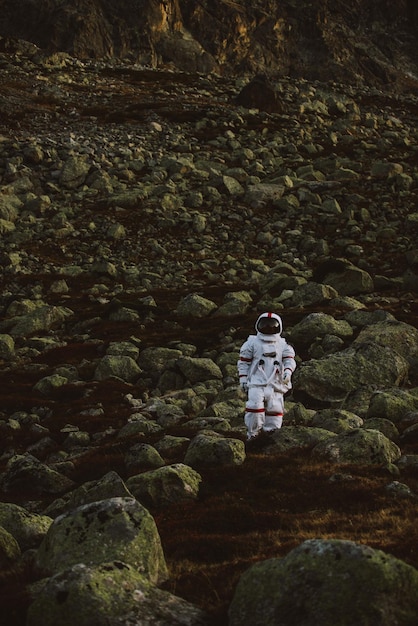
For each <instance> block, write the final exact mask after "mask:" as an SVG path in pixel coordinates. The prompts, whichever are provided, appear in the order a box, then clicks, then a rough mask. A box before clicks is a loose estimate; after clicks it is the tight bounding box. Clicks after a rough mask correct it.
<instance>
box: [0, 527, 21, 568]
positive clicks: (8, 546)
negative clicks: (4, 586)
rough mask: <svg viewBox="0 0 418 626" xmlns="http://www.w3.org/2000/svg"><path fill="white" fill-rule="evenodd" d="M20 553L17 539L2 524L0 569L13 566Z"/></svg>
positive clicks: (0, 532)
mask: <svg viewBox="0 0 418 626" xmlns="http://www.w3.org/2000/svg"><path fill="white" fill-rule="evenodd" d="M20 554H21V551H20V547H19V544H18V543H17V541H16V539H15V538H14V537H13V535H12V534H11V533H10V532H8V531H7V530H6V529H5V528H3V526H0V571H2V570H7V569H9V568H10V567H12V566H13V564H14V563H15V562H16V561H17V560H18V558H19V557H20Z"/></svg>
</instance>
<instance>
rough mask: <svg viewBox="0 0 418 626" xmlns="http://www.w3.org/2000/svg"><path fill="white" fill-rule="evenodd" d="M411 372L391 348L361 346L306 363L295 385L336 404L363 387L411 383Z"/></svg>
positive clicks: (318, 397) (298, 388) (370, 345)
mask: <svg viewBox="0 0 418 626" xmlns="http://www.w3.org/2000/svg"><path fill="white" fill-rule="evenodd" d="M408 369H409V366H408V362H407V361H406V359H404V358H403V357H402V356H400V355H399V354H398V353H397V352H395V351H394V350H392V349H391V348H387V347H384V346H380V345H378V344H373V343H370V344H366V343H361V344H353V345H351V346H350V347H349V348H347V349H345V350H341V351H340V352H336V353H333V354H330V355H327V356H326V357H324V358H322V359H311V360H310V361H306V362H304V363H302V364H301V366H300V367H298V369H297V370H296V372H295V375H294V377H293V383H294V388H295V389H296V390H297V391H303V392H304V393H306V394H307V395H308V396H311V397H312V398H315V399H317V400H323V401H325V402H336V401H341V400H343V399H344V398H345V396H346V395H347V393H348V392H350V391H353V390H354V389H357V388H358V387H360V386H362V385H366V386H368V385H371V384H373V385H375V386H376V387H389V386H398V385H400V384H401V383H402V382H404V381H405V380H406V379H407V376H408Z"/></svg>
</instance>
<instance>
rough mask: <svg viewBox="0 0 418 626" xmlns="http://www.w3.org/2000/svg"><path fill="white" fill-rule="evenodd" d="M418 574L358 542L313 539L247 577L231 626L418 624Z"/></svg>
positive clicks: (234, 601)
mask: <svg viewBox="0 0 418 626" xmlns="http://www.w3.org/2000/svg"><path fill="white" fill-rule="evenodd" d="M417 618H418V571H417V570H416V569H415V568H413V567H411V566H410V565H408V564H406V563H404V562H403V561H400V560H398V559H396V558H395V557H393V556H391V555H389V554H386V553H385V552H382V551H380V550H374V549H372V548H370V547H368V546H364V545H360V544H356V543H354V542H352V541H345V540H338V539H330V540H322V539H311V540H308V541H305V542H304V543H302V544H301V545H300V546H298V547H297V548H295V549H294V550H292V551H291V552H289V553H288V554H287V555H286V556H285V557H284V558H283V559H278V558H277V559H276V558H274V559H269V560H267V561H262V562H260V563H256V564H255V565H253V566H252V567H251V568H250V569H249V570H247V571H246V572H244V574H243V575H242V576H241V578H240V580H239V582H238V585H237V588H236V590H235V594H234V597H233V599H232V602H231V605H230V608H229V625H230V626H277V625H278V624H283V626H284V625H285V626H302V625H303V626H319V625H320V626H336V624H338V626H368V625H370V624H379V625H380V626H415V624H416V623H417Z"/></svg>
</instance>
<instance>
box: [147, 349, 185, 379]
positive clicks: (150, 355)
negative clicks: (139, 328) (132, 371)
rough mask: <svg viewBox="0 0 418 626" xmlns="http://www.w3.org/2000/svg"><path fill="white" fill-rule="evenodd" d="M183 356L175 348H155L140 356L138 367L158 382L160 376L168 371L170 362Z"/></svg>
mask: <svg viewBox="0 0 418 626" xmlns="http://www.w3.org/2000/svg"><path fill="white" fill-rule="evenodd" d="M181 356H182V352H181V350H176V349H175V348H165V347H158V346H157V347H155V348H145V349H144V350H142V351H141V352H140V354H139V358H138V365H139V367H140V368H141V369H143V370H144V371H145V372H146V373H147V374H148V375H149V376H151V377H152V379H153V380H158V378H159V376H160V375H161V374H162V373H163V371H164V370H165V369H166V367H167V364H168V363H170V361H173V360H175V359H178V358H179V357H181Z"/></svg>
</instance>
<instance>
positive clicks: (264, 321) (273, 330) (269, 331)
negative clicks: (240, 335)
mask: <svg viewBox="0 0 418 626" xmlns="http://www.w3.org/2000/svg"><path fill="white" fill-rule="evenodd" d="M255 329H256V331H257V332H258V333H261V334H262V335H280V334H281V332H282V329H283V325H282V319H281V317H280V316H279V315H277V314H276V313H262V314H261V315H260V317H259V318H258V320H257V321H256V323H255Z"/></svg>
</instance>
